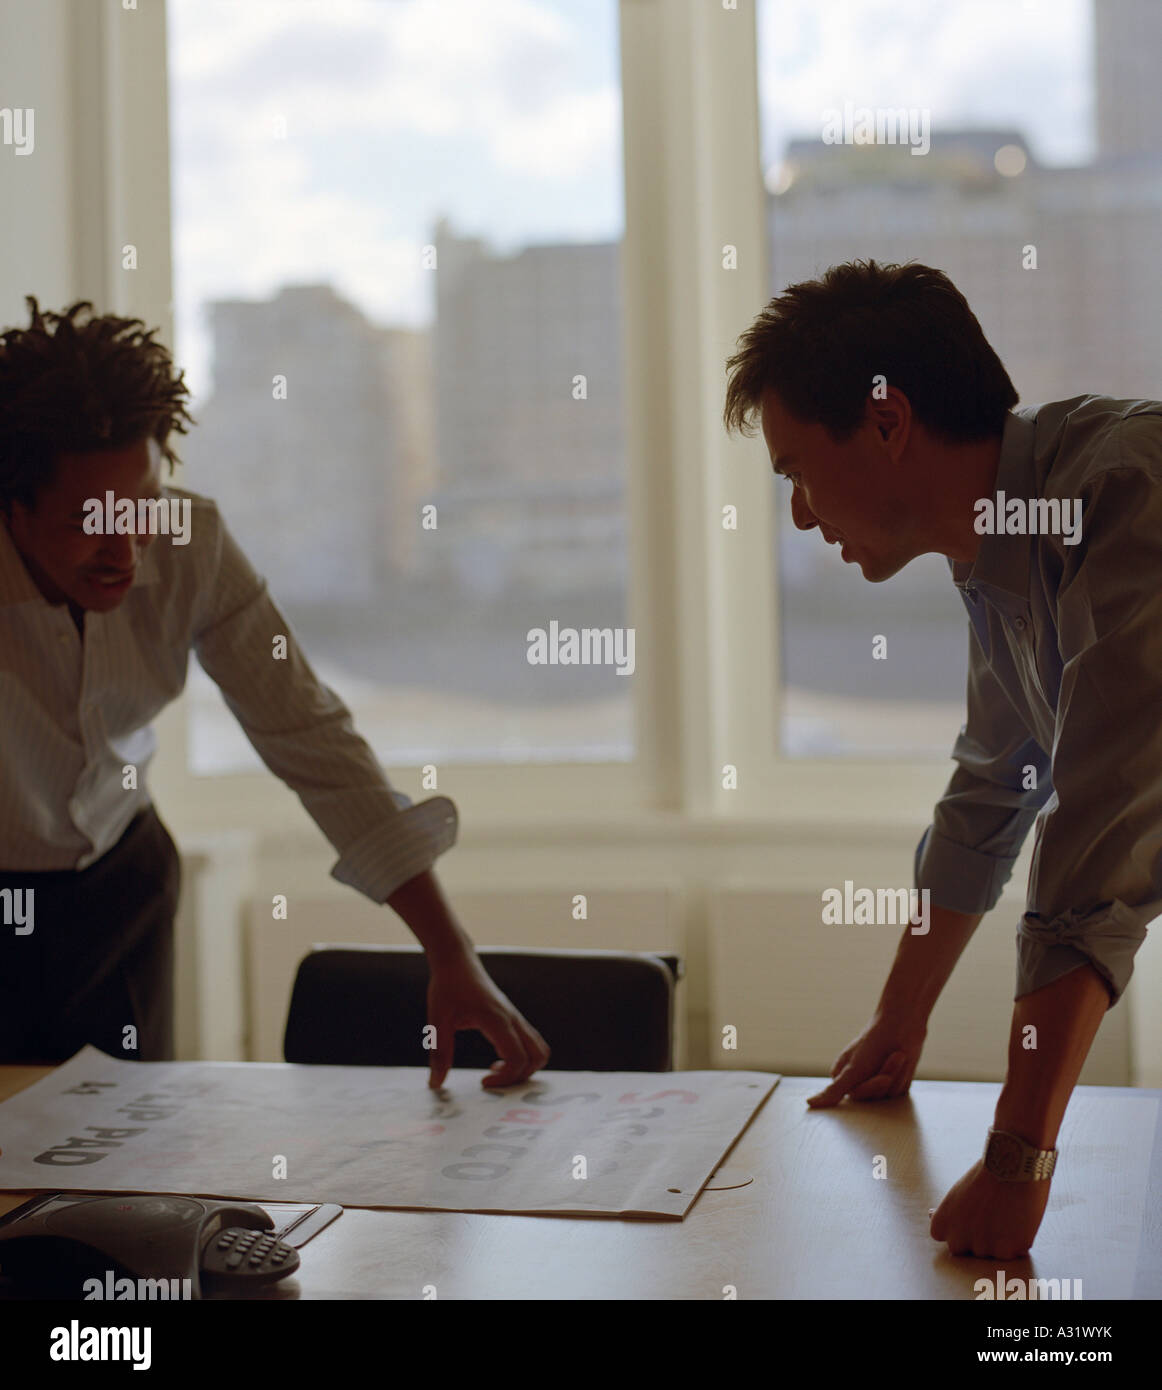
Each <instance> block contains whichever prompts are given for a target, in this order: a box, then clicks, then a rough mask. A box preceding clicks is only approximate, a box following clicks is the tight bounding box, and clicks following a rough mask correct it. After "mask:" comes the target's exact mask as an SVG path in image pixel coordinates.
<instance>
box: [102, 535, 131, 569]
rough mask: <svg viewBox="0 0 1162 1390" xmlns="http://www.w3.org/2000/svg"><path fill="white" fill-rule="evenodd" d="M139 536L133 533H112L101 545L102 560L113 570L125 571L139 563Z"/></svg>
mask: <svg viewBox="0 0 1162 1390" xmlns="http://www.w3.org/2000/svg"><path fill="white" fill-rule="evenodd" d="M137 548H138V537H137V536H135V535H132V534H126V535H111V536H107V537H106V539H105V544H104V545H103V546H102V547H101V560H102V563H103V564H105V565H106V566H107V567H108V568H109V569H111V570H117V571H118V572H123V571H125V570H131V569H133V568H134V567H135V566H136V564H137Z"/></svg>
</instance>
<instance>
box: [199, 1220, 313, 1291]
mask: <svg viewBox="0 0 1162 1390" xmlns="http://www.w3.org/2000/svg"><path fill="white" fill-rule="evenodd" d="M298 1267H299V1254H298V1251H297V1250H296V1249H295V1248H294V1246H292V1245H287V1244H285V1243H284V1242H283V1241H281V1240H279V1239H278V1237H277V1236H273V1235H271V1234H270V1232H269V1231H251V1230H246V1229H245V1228H244V1227H242V1226H231V1227H229V1228H228V1229H227V1230H224V1231H219V1233H218V1234H217V1235H216V1236H214V1237H212V1238H211V1241H210V1244H209V1246H208V1248H207V1249H206V1252H205V1254H204V1255H203V1257H202V1268H203V1270H204V1271H205V1272H206V1273H207V1274H226V1275H233V1276H235V1277H242V1278H246V1279H254V1278H257V1279H261V1280H268V1279H281V1278H282V1277H283V1276H284V1275H286V1274H290V1273H292V1272H293V1271H294V1270H296V1269H298Z"/></svg>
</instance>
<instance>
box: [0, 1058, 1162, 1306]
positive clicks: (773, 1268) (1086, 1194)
mask: <svg viewBox="0 0 1162 1390" xmlns="http://www.w3.org/2000/svg"><path fill="white" fill-rule="evenodd" d="M49 1070H51V1068H48V1067H0V1098H3V1097H5V1096H8V1095H12V1094H14V1093H15V1092H16V1091H19V1090H22V1089H23V1088H24V1087H25V1086H28V1085H30V1084H31V1083H32V1082H33V1081H35V1080H37V1079H38V1078H39V1077H41V1076H43V1075H44V1074H45V1073H46V1072H47V1071H49ZM417 1075H419V1073H417ZM424 1075H425V1076H426V1073H424ZM417 1084H419V1083H417ZM823 1084H824V1083H823V1081H821V1080H819V1079H817V1078H807V1077H784V1078H783V1080H782V1081H780V1082H779V1084H778V1086H777V1087H776V1088H775V1091H774V1092H773V1094H772V1095H771V1097H770V1098H769V1099H768V1100H767V1102H766V1104H765V1105H764V1106H763V1108H762V1109H761V1110H760V1111H759V1113H758V1114H757V1115H756V1117H755V1119H754V1120H753V1122H752V1123H751V1125H750V1126H749V1128H748V1129H747V1130H746V1131H745V1133H744V1134H743V1135H742V1137H741V1138H740V1139H739V1141H738V1144H737V1145H736V1146H735V1148H734V1149H733V1150H732V1152H731V1153H730V1154H729V1155H728V1157H727V1158H726V1160H725V1162H724V1163H723V1165H722V1168H721V1169H720V1171H719V1176H718V1177H717V1178H715V1179H714V1180H713V1181H714V1183H715V1184H716V1185H717V1184H721V1183H726V1182H731V1183H743V1182H745V1184H746V1185H745V1186H739V1187H732V1188H729V1189H724V1190H719V1191H710V1190H706V1191H704V1192H703V1193H702V1194H701V1196H700V1197H699V1198H698V1201H697V1202H696V1204H695V1206H694V1208H693V1210H692V1211H691V1212H690V1214H689V1215H688V1216H687V1217H686V1219H685V1220H684V1221H681V1222H677V1221H623V1220H617V1219H615V1218H607V1217H584V1218H578V1217H556V1216H492V1215H474V1214H470V1213H461V1212H430V1211H418V1212H417V1211H388V1212H384V1211H368V1210H365V1209H349V1210H347V1211H345V1212H344V1213H343V1215H342V1216H341V1217H339V1218H338V1220H337V1221H335V1222H333V1223H332V1224H331V1225H330V1226H329V1227H327V1228H326V1229H325V1230H324V1231H322V1232H321V1233H320V1234H319V1235H317V1236H316V1237H315V1238H314V1239H313V1240H312V1241H311V1242H310V1243H309V1244H308V1245H306V1246H305V1247H304V1248H303V1251H302V1260H303V1263H302V1267H301V1269H300V1270H299V1272H298V1274H297V1275H296V1276H295V1277H294V1278H292V1279H287V1280H284V1281H282V1282H281V1283H280V1284H278V1285H277V1286H275V1288H274V1289H273V1290H271V1291H269V1292H268V1293H267V1294H266V1297H269V1298H309V1299H376V1298H392V1299H396V1298H399V1299H404V1298H410V1299H420V1298H423V1297H425V1296H428V1297H430V1296H431V1293H430V1289H429V1292H428V1293H427V1294H426V1295H425V1289H426V1288H428V1287H429V1286H434V1287H435V1291H436V1296H437V1297H438V1298H440V1299H445V1298H476V1299H543V1298H562V1299H602V1298H612V1299H693V1298H712V1299H722V1298H724V1297H729V1296H731V1291H732V1290H733V1291H734V1293H735V1295H736V1296H737V1297H738V1298H740V1299H769V1298H780V1299H784V1298H792V1299H821V1298H822V1299H830V1298H882V1299H974V1298H976V1296H977V1295H976V1291H975V1290H974V1284H975V1282H976V1281H977V1280H979V1279H981V1278H989V1279H993V1280H995V1277H996V1272H997V1269H998V1268H1002V1269H1004V1271H1005V1273H1006V1275H1007V1276H1008V1277H1012V1276H1017V1277H1020V1278H1023V1279H1027V1278H1043V1279H1061V1280H1064V1279H1070V1280H1077V1279H1080V1280H1081V1281H1082V1293H1083V1297H1084V1299H1085V1300H1087V1301H1089V1300H1094V1299H1099V1298H1114V1299H1130V1298H1137V1299H1145V1298H1150V1299H1156V1298H1162V1092H1159V1091H1146V1090H1133V1089H1124V1088H1120V1087H1104V1086H1082V1087H1078V1089H1077V1090H1076V1091H1075V1092H1074V1095H1073V1099H1072V1101H1071V1102H1070V1106H1069V1111H1068V1113H1067V1115H1066V1117H1065V1123H1064V1125H1063V1126H1062V1132H1061V1136H1060V1140H1059V1147H1060V1149H1061V1158H1060V1160H1059V1163H1058V1169H1057V1173H1056V1175H1055V1176H1054V1179H1053V1189H1052V1195H1051V1196H1050V1199H1049V1207H1048V1210H1047V1212H1046V1214H1045V1219H1044V1221H1043V1223H1042V1225H1041V1230H1040V1232H1039V1233H1038V1236H1037V1241H1036V1244H1035V1245H1034V1248H1033V1253H1032V1255H1031V1256H1030V1257H1029V1258H1028V1259H1024V1260H1013V1261H1009V1262H1008V1263H1007V1264H1003V1265H1002V1264H1001V1263H1000V1262H998V1261H996V1260H975V1259H958V1258H955V1257H953V1256H951V1255H949V1253H948V1249H947V1247H946V1246H943V1245H938V1244H937V1243H936V1242H935V1241H934V1240H932V1238H931V1237H930V1236H929V1234H928V1210H929V1208H930V1207H934V1206H936V1205H937V1204H938V1202H939V1201H940V1199H941V1198H942V1197H943V1196H944V1193H945V1192H946V1191H947V1190H948V1188H949V1187H951V1185H952V1184H953V1183H954V1182H955V1181H956V1180H957V1178H959V1177H960V1176H961V1174H962V1173H964V1172H965V1171H966V1170H967V1169H968V1168H969V1167H971V1165H972V1164H973V1163H974V1162H975V1161H976V1159H977V1158H979V1157H980V1154H981V1151H982V1149H983V1147H984V1139H985V1136H986V1133H987V1130H988V1126H989V1124H990V1123H991V1121H992V1112H993V1107H994V1105H995V1103H996V1097H997V1092H998V1090H999V1087H998V1086H997V1085H992V1084H988V1085H985V1084H980V1083H968V1082H955V1081H917V1082H913V1083H912V1091H911V1095H910V1096H908V1097H905V1098H903V1099H901V1100H894V1101H886V1102H880V1103H876V1104H862V1105H859V1104H853V1103H851V1102H845V1103H844V1104H843V1105H842V1106H840V1107H839V1108H838V1109H835V1110H830V1111H811V1110H808V1109H807V1107H806V1104H805V1100H806V1097H807V1096H809V1095H812V1094H814V1092H815V1091H817V1090H819V1089H821V1087H822V1086H823ZM2 1145H3V1133H2V1112H0V1147H2ZM885 1170H886V1176H884V1177H877V1176H876V1173H877V1171H885ZM748 1180H749V1181H748ZM26 1198H27V1194H0V1212H4V1211H8V1210H10V1209H11V1208H12V1207H14V1206H17V1205H19V1204H20V1202H22V1201H24V1200H26ZM1073 1287H1076V1286H1073Z"/></svg>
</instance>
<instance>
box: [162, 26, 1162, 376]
mask: <svg viewBox="0 0 1162 1390" xmlns="http://www.w3.org/2000/svg"><path fill="white" fill-rule="evenodd" d="M705 3H707V4H713V3H715V0H705ZM741 3H742V4H745V3H747V0H741ZM1159 3H1162V0H1159ZM167 11H168V16H169V26H170V83H171V119H172V126H171V137H172V141H173V194H174V237H175V252H176V264H175V278H176V289H177V304H176V311H177V319H178V322H177V329H178V341H177V350H178V354H179V358H180V360H181V361H182V363H183V364H184V365H186V366H187V368H188V379H189V380H190V382H191V385H192V386H193V388H194V390H195V392H198V393H200V392H203V391H205V390H206V389H207V388H208V386H209V381H208V377H207V367H208V361H207V352H208V344H207V342H206V338H205V333H204V329H203V325H202V321H201V316H200V313H199V306H200V305H201V303H202V302H203V301H204V300H206V299H207V298H216V297H222V296H227V295H230V296H241V297H244V298H261V297H265V296H267V295H269V294H270V293H272V292H273V291H274V290H276V289H277V287H278V286H279V285H281V284H283V283H286V282H288V281H290V282H316V281H329V282H331V283H332V284H334V285H335V286H336V288H337V289H338V290H339V292H340V293H342V294H344V295H345V296H346V297H348V298H349V299H351V300H352V301H353V302H354V303H356V304H358V305H359V306H360V307H361V308H362V309H363V310H364V312H366V313H367V314H368V315H369V316H370V317H371V318H373V319H374V320H376V321H377V322H380V323H384V324H389V323H390V324H400V325H413V326H414V325H420V324H423V323H426V322H427V321H429V318H430V314H431V304H430V290H431V283H432V282H431V276H430V275H426V274H424V273H423V272H422V271H420V270H419V269H418V249H419V247H420V246H422V245H423V244H424V243H425V242H427V241H428V240H429V239H430V236H431V229H432V225H433V223H434V220H435V218H436V217H437V216H439V215H440V214H444V215H446V216H448V217H449V218H450V220H451V221H452V223H453V225H454V227H455V228H456V230H457V231H460V232H463V233H466V234H472V235H477V236H483V237H485V238H486V239H488V240H489V241H490V242H491V243H492V244H494V245H495V246H496V247H497V249H499V250H509V249H515V248H516V247H519V246H521V245H524V244H526V243H537V242H551V241H592V240H610V239H616V238H618V237H620V235H621V232H622V226H623V216H624V212H623V196H622V165H621V129H620V125H621V98H620V75H619V68H618V63H619V57H618V26H617V3H616V0H167ZM758 20H759V39H760V99H761V102H762V106H763V112H762V122H763V157H764V161H765V162H766V163H767V164H768V165H775V164H777V163H778V160H779V157H780V155H781V151H782V148H783V145H784V142H785V141H786V139H787V138H789V137H790V136H792V135H798V134H816V135H817V134H818V133H819V132H820V129H821V120H822V112H823V110H824V108H826V107H831V106H834V107H842V105H843V103H844V102H845V101H852V102H854V103H855V104H856V105H867V106H877V105H882V106H892V107H899V106H920V107H928V108H930V110H931V113H932V115H931V120H932V127H933V129H937V128H940V127H942V126H949V125H956V124H966V125H992V126H996V125H1014V126H1017V127H1019V128H1020V129H1022V130H1023V131H1024V132H1025V134H1026V137H1027V138H1028V140H1029V142H1030V144H1031V146H1032V148H1033V151H1034V153H1035V155H1036V156H1037V157H1038V158H1039V159H1040V160H1042V161H1043V162H1044V163H1048V164H1072V163H1078V162H1081V161H1083V160H1085V159H1087V158H1088V157H1089V156H1090V153H1091V149H1092V145H1091V138H1092V130H1091V126H1092V92H1091V85H1092V80H1091V72H1090V62H1091V48H1092V40H1091V34H1090V24H1091V19H1090V0H905V3H900V4H895V5H893V4H886V3H882V0H826V2H825V3H821V0H759V6H758ZM280 119H281V120H285V122H286V130H287V138H286V139H278V138H275V133H276V129H277V127H276V123H277V122H278V121H279V120H280Z"/></svg>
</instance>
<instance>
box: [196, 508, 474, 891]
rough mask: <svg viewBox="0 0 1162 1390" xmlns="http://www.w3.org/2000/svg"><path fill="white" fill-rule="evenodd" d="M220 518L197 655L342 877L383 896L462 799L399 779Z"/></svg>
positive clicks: (416, 864)
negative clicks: (410, 788) (318, 669)
mask: <svg viewBox="0 0 1162 1390" xmlns="http://www.w3.org/2000/svg"><path fill="white" fill-rule="evenodd" d="M214 515H215V519H216V526H217V532H216V535H215V536H214V539H213V545H214V547H215V554H214V559H213V565H212V571H213V581H212V583H210V584H208V585H207V586H206V589H205V593H204V596H203V597H202V599H201V600H200V602H199V609H198V615H197V620H196V623H195V629H194V642H193V645H194V650H195V652H196V653H197V657H198V660H199V662H200V663H201V665H202V667H203V669H204V670H205V672H206V674H207V675H208V676H209V677H210V678H211V679H212V680H213V681H214V682H215V684H216V685H217V686H218V688H219V689H220V690H221V692H222V695H223V698H224V699H225V701H226V704H227V706H228V707H229V709H230V711H231V713H232V714H233V715H234V717H235V718H236V719H237V720H238V723H239V724H240V725H241V727H242V729H243V731H244V732H245V734H246V737H247V738H248V739H249V740H250V742H251V744H252V745H253V746H254V749H255V751H256V752H257V753H258V755H259V757H260V758H261V759H262V761H263V762H264V763H265V764H266V766H267V767H268V768H269V769H270V771H271V772H273V773H274V775H275V776H276V777H278V778H280V779H281V780H282V781H283V782H285V783H286V785H287V786H288V787H290V788H291V790H292V791H294V792H295V793H296V794H297V795H298V797H299V799H300V800H301V802H302V804H303V806H304V808H305V809H306V811H307V813H308V814H309V815H310V816H311V818H312V819H313V820H314V822H315V824H316V825H317V826H318V827H319V829H320V830H321V831H322V832H323V834H324V835H325V836H326V837H327V839H328V840H329V841H330V843H331V845H332V846H333V848H334V849H335V851H336V853H337V854H338V855H339V859H338V862H337V863H336V864H335V865H334V867H333V868H332V870H331V874H332V877H334V878H336V879H338V880H339V882H340V883H346V884H349V885H350V886H351V887H353V888H356V889H358V890H359V892H361V893H363V894H365V895H366V896H367V897H369V898H371V899H372V900H373V901H374V902H377V903H382V902H384V901H385V900H386V899H387V898H388V897H390V896H391V894H392V893H394V892H395V890H396V889H397V888H398V887H400V886H401V885H402V884H404V883H406V882H407V881H408V880H409V879H411V878H414V877H415V876H416V875H417V874H419V873H422V872H424V870H426V869H429V868H430V867H431V866H432V864H433V863H434V861H435V860H436V858H437V857H438V856H439V855H440V854H442V853H443V852H444V850H446V849H448V848H449V847H450V846H451V845H452V844H453V843H454V842H455V839H456V831H457V815H456V808H455V806H454V805H453V803H452V802H451V801H450V800H449V799H448V798H447V797H442V796H441V797H432V798H430V799H429V800H427V801H424V802H421V803H420V804H419V805H412V803H411V801H410V799H409V798H408V797H407V796H405V795H404V794H403V793H402V792H398V791H395V790H394V789H393V788H392V787H391V785H390V784H389V782H388V780H387V778H386V777H385V776H384V774H383V770H382V768H381V767H380V764H379V761H378V759H377V758H376V757H375V754H374V753H373V752H372V751H371V749H370V748H369V747H368V745H367V743H366V742H365V741H364V740H363V739H362V738H361V737H360V736H359V734H358V733H356V731H355V728H354V725H353V722H352V719H351V714H350V711H349V710H348V709H347V707H346V705H345V704H344V703H343V701H342V700H341V699H340V698H339V696H338V695H336V694H335V692H334V691H333V690H331V689H330V687H328V686H326V685H324V684H323V682H322V681H320V680H319V679H318V677H317V676H316V675H315V673H314V671H313V670H312V669H311V666H310V663H309V662H308V661H307V659H306V657H305V656H304V655H303V652H302V650H301V649H300V647H299V645H298V643H297V642H296V641H295V638H294V635H293V633H292V632H291V630H290V627H289V625H288V623H287V621H286V618H285V617H284V616H283V615H282V614H281V613H280V612H279V610H278V608H277V607H276V606H275V604H274V602H273V601H272V599H271V598H270V595H269V593H268V591H267V586H266V581H265V580H264V579H262V578H261V577H260V576H259V575H258V574H257V573H256V572H255V571H254V569H253V567H252V566H251V564H250V562H249V561H248V560H247V558H246V556H245V555H244V554H243V552H242V550H241V548H240V547H239V546H238V544H237V542H236V541H235V540H234V538H233V537H232V536H231V535H230V533H229V531H228V529H227V528H226V525H225V523H224V522H223V521H222V519H221V517H220V516H218V515H217V512H216V509H215V512H214ZM280 638H282V639H285V645H284V643H283V642H279V641H278V639H280Z"/></svg>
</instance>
